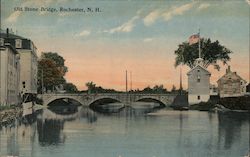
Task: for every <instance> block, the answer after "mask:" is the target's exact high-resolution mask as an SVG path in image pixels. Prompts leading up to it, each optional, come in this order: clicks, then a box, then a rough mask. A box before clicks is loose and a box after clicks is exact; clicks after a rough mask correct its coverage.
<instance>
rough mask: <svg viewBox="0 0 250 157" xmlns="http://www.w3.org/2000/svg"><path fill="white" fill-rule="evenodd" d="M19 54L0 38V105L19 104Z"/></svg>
mask: <svg viewBox="0 0 250 157" xmlns="http://www.w3.org/2000/svg"><path fill="white" fill-rule="evenodd" d="M19 58H20V56H19V53H18V52H17V51H16V49H15V48H13V46H11V45H10V44H9V43H5V42H4V39H3V38H0V105H14V104H15V105H16V104H19V103H20V100H21V99H20V98H21V97H20V90H19V84H20V63H19Z"/></svg>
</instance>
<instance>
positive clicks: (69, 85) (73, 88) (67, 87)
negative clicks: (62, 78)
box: [64, 83, 78, 93]
mask: <svg viewBox="0 0 250 157" xmlns="http://www.w3.org/2000/svg"><path fill="white" fill-rule="evenodd" d="M64 89H65V90H66V92H68V93H76V92H78V89H77V87H76V86H75V85H74V84H73V83H65V84H64Z"/></svg>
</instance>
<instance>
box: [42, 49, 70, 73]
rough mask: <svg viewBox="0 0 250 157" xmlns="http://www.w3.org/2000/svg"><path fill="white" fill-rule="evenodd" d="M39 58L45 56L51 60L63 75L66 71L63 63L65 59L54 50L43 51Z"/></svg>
mask: <svg viewBox="0 0 250 157" xmlns="http://www.w3.org/2000/svg"><path fill="white" fill-rule="evenodd" d="M41 58H47V59H51V60H53V61H54V62H55V63H56V66H57V67H58V69H59V70H60V71H61V73H62V75H63V76H64V75H65V74H66V72H67V71H68V68H67V67H66V66H65V64H64V63H65V59H64V58H63V57H62V56H60V55H58V53H56V52H43V53H42V55H41Z"/></svg>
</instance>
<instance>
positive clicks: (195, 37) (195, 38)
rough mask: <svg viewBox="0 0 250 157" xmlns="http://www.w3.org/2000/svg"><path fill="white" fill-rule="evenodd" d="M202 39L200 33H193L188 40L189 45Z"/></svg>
mask: <svg viewBox="0 0 250 157" xmlns="http://www.w3.org/2000/svg"><path fill="white" fill-rule="evenodd" d="M199 40H200V34H199V33H198V34H194V35H191V36H190V37H189V39H188V42H189V45H193V44H195V43H198V42H199Z"/></svg>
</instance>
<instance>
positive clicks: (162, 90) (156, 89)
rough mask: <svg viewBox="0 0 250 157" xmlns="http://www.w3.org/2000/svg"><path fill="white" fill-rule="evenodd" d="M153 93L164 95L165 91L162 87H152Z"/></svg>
mask: <svg viewBox="0 0 250 157" xmlns="http://www.w3.org/2000/svg"><path fill="white" fill-rule="evenodd" d="M153 92H154V93H166V92H167V89H166V88H164V87H163V85H155V86H154V87H153Z"/></svg>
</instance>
